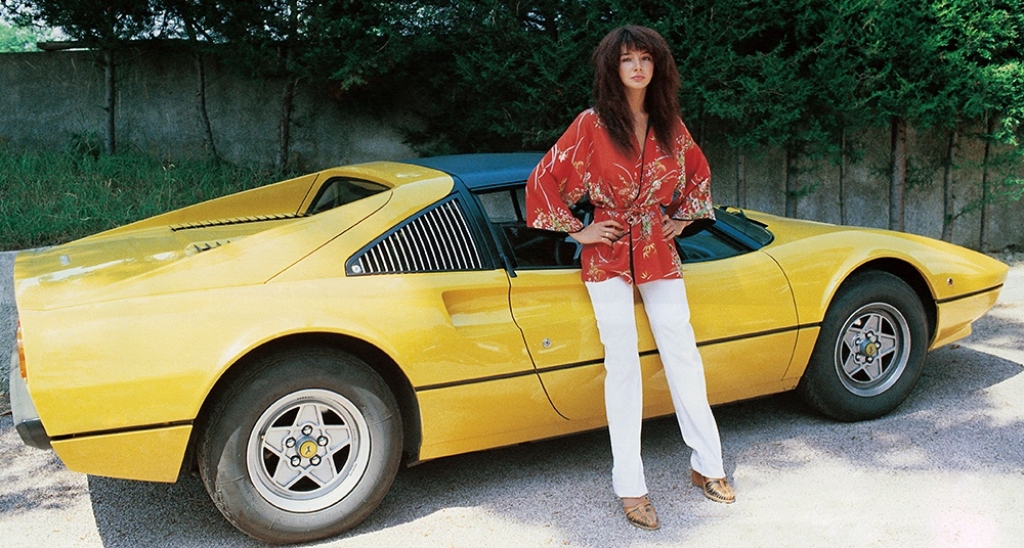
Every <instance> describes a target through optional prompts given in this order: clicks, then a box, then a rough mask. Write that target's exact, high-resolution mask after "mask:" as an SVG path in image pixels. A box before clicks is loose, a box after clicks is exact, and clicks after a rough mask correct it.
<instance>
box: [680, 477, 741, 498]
mask: <svg viewBox="0 0 1024 548" xmlns="http://www.w3.org/2000/svg"><path fill="white" fill-rule="evenodd" d="M690 479H691V480H692V481H693V484H694V485H696V486H697V487H700V488H701V489H703V490H704V496H705V497H707V498H709V499H711V500H713V501H715V502H724V503H725V504H732V503H733V502H736V494H735V493H733V491H732V486H731V485H729V481H728V480H726V479H725V478H718V479H712V478H706V477H704V476H702V475H700V474H699V473H698V472H697V471H696V470H691V471H690Z"/></svg>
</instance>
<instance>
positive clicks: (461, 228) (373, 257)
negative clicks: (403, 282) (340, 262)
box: [348, 200, 482, 275]
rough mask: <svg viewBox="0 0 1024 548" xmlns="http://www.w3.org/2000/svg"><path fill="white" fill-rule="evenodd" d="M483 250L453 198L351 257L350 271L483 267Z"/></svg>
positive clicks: (393, 271)
mask: <svg viewBox="0 0 1024 548" xmlns="http://www.w3.org/2000/svg"><path fill="white" fill-rule="evenodd" d="M481 264H482V263H481V260H480V252H479V251H478V250H477V248H476V243H475V242H474V241H473V236H472V234H470V232H469V227H468V226H467V225H466V218H465V217H464V216H463V215H462V210H461V209H459V206H458V204H457V203H456V202H455V201H454V200H450V201H448V202H445V203H443V204H441V205H439V206H437V207H435V208H433V209H431V210H430V211H427V212H426V213H424V214H423V215H420V216H419V217H417V218H415V219H413V220H412V221H410V222H409V223H408V224H406V225H405V226H403V227H402V228H400V229H398V230H397V231H395V232H393V233H391V234H390V235H388V236H387V237H386V238H384V239H383V240H381V241H379V242H377V243H376V244H374V245H373V246H372V247H370V248H369V249H366V250H365V251H363V252H362V253H361V254H360V255H358V256H357V257H354V258H353V259H352V260H350V261H349V268H348V270H349V273H350V274H356V275H359V274H392V273H405V272H452V271H457V270H479V269H480V268H482V266H481Z"/></svg>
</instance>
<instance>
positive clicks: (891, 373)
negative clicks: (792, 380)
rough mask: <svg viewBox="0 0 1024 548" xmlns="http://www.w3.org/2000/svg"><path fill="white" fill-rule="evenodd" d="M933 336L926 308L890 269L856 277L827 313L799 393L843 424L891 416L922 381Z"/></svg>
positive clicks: (809, 402) (843, 289)
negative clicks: (930, 339)
mask: <svg viewBox="0 0 1024 548" xmlns="http://www.w3.org/2000/svg"><path fill="white" fill-rule="evenodd" d="M927 334H928V328H927V318H926V315H925V311H924V307H923V306H922V305H921V301H920V299H919V298H918V296H917V294H916V293H914V290H913V289H911V288H910V286H908V285H907V284H906V282H904V281H903V280H901V279H899V278H897V277H896V276H894V275H892V274H888V273H886V272H879V271H868V272H863V273H859V274H855V275H854V276H852V277H851V278H850V279H849V280H848V281H847V283H846V284H844V285H843V287H842V289H841V290H840V292H839V293H838V294H837V295H836V297H835V299H834V300H833V301H832V304H831V305H830V306H829V308H828V311H827V312H826V313H825V319H824V321H823V322H822V325H821V331H820V333H819V334H818V340H817V342H816V343H815V346H814V351H813V352H812V354H811V360H810V363H808V365H807V370H806V371H805V372H804V376H803V378H802V379H801V380H800V384H799V386H798V387H797V391H798V393H799V394H800V395H801V396H802V397H803V399H804V400H805V401H806V402H807V403H808V404H810V405H811V406H812V407H814V408H815V409H817V410H819V411H821V412H822V413H824V414H826V415H828V416H830V417H832V418H835V419H838V420H843V421H858V420H866V419H873V418H876V417H880V416H882V415H885V414H886V413H888V412H890V411H892V410H893V409H895V408H896V407H897V406H898V405H899V404H900V403H902V402H903V400H904V399H906V397H907V396H908V395H909V394H910V392H911V390H913V388H914V385H915V384H917V380H918V378H919V377H920V375H921V371H922V369H923V368H924V359H925V355H926V353H927V346H928V340H927V337H928V335H927Z"/></svg>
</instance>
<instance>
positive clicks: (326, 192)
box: [306, 177, 388, 215]
mask: <svg viewBox="0 0 1024 548" xmlns="http://www.w3.org/2000/svg"><path fill="white" fill-rule="evenodd" d="M386 190H388V187H387V186H385V185H382V184H380V183H374V182H371V181H363V180H361V179H349V178H345V177H335V178H333V179H331V180H329V181H327V182H326V183H324V185H323V186H322V187H320V192H319V193H317V197H316V199H314V200H313V205H312V206H310V208H309V210H308V211H306V214H307V215H316V214H317V213H322V212H324V211H327V210H329V209H334V208H336V207H339V206H343V205H345V204H350V203H352V202H355V201H357V200H362V199H363V198H367V197H369V196H373V195H374V194H379V193H381V192H384V191H386Z"/></svg>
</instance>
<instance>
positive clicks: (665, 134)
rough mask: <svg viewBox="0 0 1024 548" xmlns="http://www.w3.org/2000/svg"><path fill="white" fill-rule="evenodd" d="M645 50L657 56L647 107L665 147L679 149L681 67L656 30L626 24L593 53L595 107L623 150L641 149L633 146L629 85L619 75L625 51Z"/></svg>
mask: <svg viewBox="0 0 1024 548" xmlns="http://www.w3.org/2000/svg"><path fill="white" fill-rule="evenodd" d="M623 48H625V50H626V51H644V52H647V53H650V54H651V57H652V58H653V59H654V74H653V75H652V77H651V83H650V84H648V86H647V93H646V95H645V96H644V109H645V110H646V111H647V116H648V123H649V124H650V127H651V129H653V130H654V136H655V138H657V139H658V143H659V144H660V145H661V146H662V148H663V149H665V150H667V151H671V152H673V153H674V152H675V138H676V118H677V117H678V116H679V99H678V97H677V94H678V92H679V69H678V68H676V61H675V59H674V58H673V57H672V52H671V51H669V48H668V43H666V42H665V39H664V38H662V37H661V35H660V34H658V32H657V31H655V30H654V29H650V28H647V27H641V26H636V25H626V26H624V27H620V28H617V29H615V30H613V31H611V32H609V33H608V34H607V35H606V36H605V37H604V39H602V40H601V43H600V44H598V46H597V48H596V49H595V50H594V54H593V55H592V56H591V61H592V62H593V64H594V90H593V93H594V110H596V111H597V115H598V116H599V117H600V118H601V122H602V123H603V124H604V125H605V127H606V128H608V134H609V135H610V136H611V138H612V141H613V142H614V143H615V146H617V147H618V148H619V149H620V150H621V151H623V152H639V151H637V150H636V148H635V147H634V145H633V139H632V137H631V136H632V134H633V115H632V113H631V112H630V110H629V103H628V102H627V101H626V91H625V90H626V86H625V84H623V83H622V80H621V79H620V78H619V58H620V56H621V55H622V50H623Z"/></svg>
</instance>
